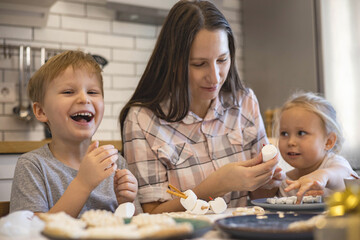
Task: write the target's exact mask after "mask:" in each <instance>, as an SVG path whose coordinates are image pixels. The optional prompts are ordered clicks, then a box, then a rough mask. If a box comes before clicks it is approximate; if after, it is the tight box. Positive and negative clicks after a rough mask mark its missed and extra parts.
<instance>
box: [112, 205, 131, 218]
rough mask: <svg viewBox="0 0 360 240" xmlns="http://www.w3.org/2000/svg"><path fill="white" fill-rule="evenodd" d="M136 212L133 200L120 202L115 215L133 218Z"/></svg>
mask: <svg viewBox="0 0 360 240" xmlns="http://www.w3.org/2000/svg"><path fill="white" fill-rule="evenodd" d="M134 213H135V206H134V204H133V203H131V202H126V203H123V204H120V205H119V206H118V207H117V209H116V211H115V213H114V215H115V216H117V217H122V218H131V217H132V216H134Z"/></svg>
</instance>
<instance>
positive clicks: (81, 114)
mask: <svg viewBox="0 0 360 240" xmlns="http://www.w3.org/2000/svg"><path fill="white" fill-rule="evenodd" d="M72 116H73V117H76V116H88V117H91V116H92V114H91V113H75V114H74V115H72Z"/></svg>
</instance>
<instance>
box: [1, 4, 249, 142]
mask: <svg viewBox="0 0 360 240" xmlns="http://www.w3.org/2000/svg"><path fill="white" fill-rule="evenodd" d="M213 2H214V3H215V4H216V5H217V7H218V8H219V9H221V10H222V12H223V13H224V15H225V16H226V17H227V19H228V21H229V22H230V24H231V26H232V29H233V31H234V34H235V37H236V43H237V63H238V66H239V70H240V75H241V76H242V51H241V49H242V29H241V1H240V0H213ZM115 15H116V12H115V10H112V9H109V8H107V7H106V4H105V1H98V2H97V1H84V0H71V1H70V0H69V1H57V2H56V3H55V4H54V5H53V6H52V7H51V9H50V14H49V18H48V20H47V24H46V27H44V28H35V27H22V26H12V25H4V24H3V25H1V24H0V43H3V42H4V40H5V42H6V44H10V45H25V46H31V47H45V48H53V49H64V50H65V49H81V50H83V51H86V52H90V53H92V54H97V55H101V56H103V57H104V58H106V59H107V60H108V61H109V63H108V65H107V66H105V68H104V72H103V76H104V90H105V97H104V99H105V115H104V118H103V121H102V123H101V125H100V127H99V129H98V131H97V133H96V134H95V136H94V139H99V140H120V139H121V136H120V128H119V124H118V115H119V113H120V110H121V108H122V107H123V106H124V104H125V102H126V101H127V100H128V99H129V98H130V96H131V94H132V93H133V91H134V89H135V87H136V85H137V83H138V81H139V79H140V76H141V74H142V73H143V71H144V69H145V66H146V63H147V60H148V59H149V57H150V54H151V51H152V49H153V47H154V45H155V42H156V37H157V35H158V33H159V31H160V29H161V26H155V25H145V24H134V23H129V22H119V21H116V20H115ZM3 53H4V52H3V50H2V49H1V50H0V82H15V83H16V86H18V78H19V71H18V68H19V64H18V51H15V50H14V51H13V52H12V56H11V57H10V58H9V57H7V58H5V57H4V54H3ZM49 54H51V53H49ZM32 63H33V67H32V73H33V72H34V71H36V69H38V68H39V67H40V53H39V52H35V57H34V59H33V61H32ZM17 91H18V90H17V89H16V93H17ZM16 95H17V94H16ZM15 106H18V97H17V98H16V101H15V102H6V103H2V102H0V141H37V140H42V139H44V127H43V125H42V124H40V123H39V122H37V121H36V120H34V121H31V122H29V123H26V122H24V121H22V120H20V119H18V118H17V117H16V116H15V115H14V114H13V108H14V107H15Z"/></svg>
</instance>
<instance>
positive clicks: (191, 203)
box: [167, 184, 227, 215]
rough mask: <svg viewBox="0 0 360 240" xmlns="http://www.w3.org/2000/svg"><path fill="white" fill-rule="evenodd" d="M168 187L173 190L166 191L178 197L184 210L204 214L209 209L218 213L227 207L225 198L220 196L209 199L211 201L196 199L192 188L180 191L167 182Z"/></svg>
mask: <svg viewBox="0 0 360 240" xmlns="http://www.w3.org/2000/svg"><path fill="white" fill-rule="evenodd" d="M169 187H170V188H171V189H173V190H174V191H175V192H172V191H170V190H168V191H167V192H168V193H170V194H172V195H175V196H178V197H180V203H181V205H182V206H183V207H184V208H185V209H186V212H188V213H191V214H197V215H204V214H206V213H207V212H208V211H209V210H212V211H213V212H214V213H216V214H219V213H223V212H225V210H226V209H227V204H226V202H225V200H224V199H223V198H221V197H217V198H215V199H211V201H209V202H206V201H204V200H201V199H198V198H197V196H196V194H195V193H194V192H193V191H192V190H190V189H189V190H186V191H185V192H181V191H180V190H179V189H177V188H176V187H174V186H172V185H171V184H169Z"/></svg>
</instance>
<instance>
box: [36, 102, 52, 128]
mask: <svg viewBox="0 0 360 240" xmlns="http://www.w3.org/2000/svg"><path fill="white" fill-rule="evenodd" d="M33 112H34V115H35V117H36V119H37V120H39V121H40V122H43V123H46V122H47V121H48V118H47V116H46V114H45V112H44V109H43V108H42V106H41V104H40V103H39V102H34V103H33Z"/></svg>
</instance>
